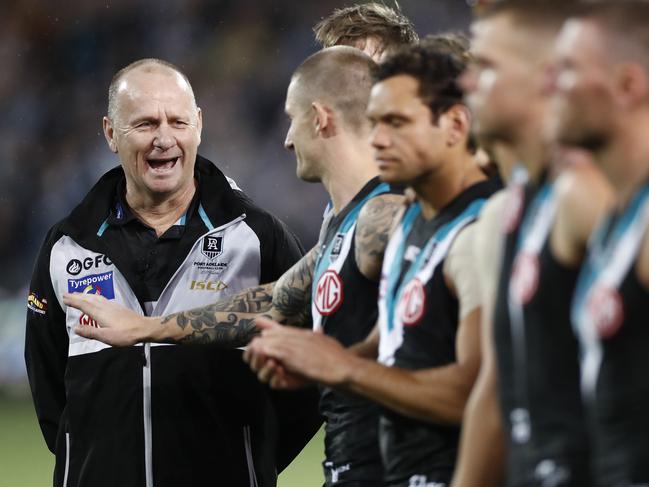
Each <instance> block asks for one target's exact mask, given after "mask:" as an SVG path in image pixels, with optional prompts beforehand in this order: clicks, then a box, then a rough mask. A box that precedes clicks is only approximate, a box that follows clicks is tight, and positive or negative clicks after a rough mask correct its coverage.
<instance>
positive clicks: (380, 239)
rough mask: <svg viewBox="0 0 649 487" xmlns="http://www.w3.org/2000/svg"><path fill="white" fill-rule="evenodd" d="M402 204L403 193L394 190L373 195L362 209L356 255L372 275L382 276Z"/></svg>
mask: <svg viewBox="0 0 649 487" xmlns="http://www.w3.org/2000/svg"><path fill="white" fill-rule="evenodd" d="M402 208H403V197H402V196H399V195H392V194H390V195H383V196H377V197H376V198H373V199H372V200H370V201H369V202H367V203H366V204H365V206H364V207H363V209H362V210H361V215H360V216H359V218H358V224H357V226H356V235H355V257H356V264H357V265H358V268H359V269H360V271H361V272H362V273H363V275H364V276H365V277H367V278H368V279H371V280H378V279H379V276H380V273H381V265H382V264H383V254H384V252H385V248H386V247H387V245H388V240H389V239H390V230H391V228H392V225H393V222H394V218H395V216H396V214H397V213H398V212H399V210H401V209H402Z"/></svg>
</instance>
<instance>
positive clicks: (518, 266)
mask: <svg viewBox="0 0 649 487" xmlns="http://www.w3.org/2000/svg"><path fill="white" fill-rule="evenodd" d="M538 287H539V259H538V258H537V256H536V254H533V253H531V252H522V253H520V254H518V256H516V260H515V261H514V265H513V268H512V277H511V280H510V281H509V293H510V295H511V296H512V297H513V298H515V299H516V300H517V302H518V304H521V305H525V304H527V303H529V302H530V301H531V300H532V298H533V297H534V295H535V294H536V291H537V290H538Z"/></svg>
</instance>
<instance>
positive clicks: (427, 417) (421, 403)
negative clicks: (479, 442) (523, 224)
mask: <svg viewBox="0 0 649 487" xmlns="http://www.w3.org/2000/svg"><path fill="white" fill-rule="evenodd" d="M469 245H470V232H469V231H468V229H467V230H465V231H463V232H462V233H461V234H460V236H459V237H458V238H457V240H456V242H455V243H454V245H453V249H452V250H451V252H453V250H454V249H455V250H456V251H458V252H457V257H458V258H457V262H463V261H467V260H468V254H467V252H466V251H465V249H467V248H468V246H469ZM471 266H472V263H471V262H465V263H464V264H462V265H460V266H459V268H457V267H455V266H449V269H448V272H446V268H445V276H446V277H447V280H448V283H449V284H450V287H451V289H452V290H453V291H455V292H456V293H457V295H458V299H459V301H460V316H461V318H460V323H459V326H458V335H457V340H456V357H457V360H456V362H455V363H453V364H449V365H447V366H444V367H437V368H433V369H424V370H416V371H412V370H404V369H399V368H396V367H386V366H384V365H381V364H379V363H377V362H375V361H373V360H368V359H366V358H362V357H359V356H358V355H357V354H353V353H350V352H349V351H348V350H345V349H344V348H343V347H342V346H341V345H340V344H339V343H338V342H337V341H336V340H334V339H332V338H330V337H327V336H324V335H321V334H315V333H308V332H306V331H304V330H295V329H286V328H283V327H280V326H277V325H276V324H273V323H269V322H267V321H264V322H263V323H264V324H263V325H262V326H263V327H264V328H266V329H265V330H264V331H263V332H262V336H261V337H260V338H256V339H255V340H254V341H253V342H252V343H251V345H250V347H249V350H248V352H247V356H248V358H249V359H250V358H251V357H252V356H254V355H255V354H259V355H263V356H266V357H272V358H274V359H276V360H278V361H279V362H280V363H281V364H282V365H283V366H284V367H285V368H286V369H287V370H288V371H290V372H293V373H298V374H301V375H302V376H304V377H306V378H308V379H309V380H312V381H316V382H320V383H323V384H325V385H328V386H330V387H334V388H336V389H339V390H342V391H345V392H350V393H354V394H357V395H361V396H364V397H366V398H368V399H370V400H372V401H374V402H377V403H380V404H382V405H383V406H385V407H388V408H390V409H392V410H394V411H397V412H399V413H401V414H403V415H405V416H409V417H412V418H415V419H419V420H423V421H431V422H437V423H440V422H441V423H448V424H457V423H459V422H460V421H461V418H462V413H463V411H464V406H465V403H466V400H467V398H468V396H469V393H470V391H471V388H472V387H473V383H474V381H475V378H476V376H477V374H478V369H479V364H480V338H479V333H480V309H479V308H478V307H477V306H476V303H477V302H478V299H476V297H475V296H476V295H475V293H476V288H475V286H474V285H475V279H474V277H473V276H472V275H471V273H470V272H466V269H470V268H471ZM445 267H446V266H445ZM472 303H473V304H472ZM260 379H262V380H265V381H267V382H268V381H270V382H271V385H277V384H275V383H273V380H272V377H271V376H266V375H264V372H263V371H262V374H261V375H260ZM279 385H280V386H281V384H279Z"/></svg>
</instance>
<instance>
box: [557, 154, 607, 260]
mask: <svg viewBox="0 0 649 487" xmlns="http://www.w3.org/2000/svg"><path fill="white" fill-rule="evenodd" d="M555 191H556V198H557V210H556V211H557V212H556V220H555V225H554V228H553V231H552V235H551V244H552V249H553V252H554V253H555V257H556V258H557V259H559V261H561V262H563V264H564V265H569V266H575V265H578V264H579V262H581V260H582V259H583V256H584V253H585V251H586V246H587V243H588V239H589V238H590V236H591V234H592V233H593V231H594V229H595V227H596V226H597V224H598V223H599V222H600V220H601V218H602V216H603V215H604V214H605V213H606V212H607V211H608V209H609V208H610V207H611V204H612V202H613V192H612V190H611V187H610V186H609V183H608V182H607V181H606V179H605V178H604V176H603V175H602V174H601V172H600V171H599V170H598V169H597V168H596V167H595V166H594V165H593V164H592V163H590V162H588V161H584V162H582V163H579V164H572V165H570V166H567V167H564V168H563V169H562V170H561V173H560V174H559V175H558V176H557V179H556V181H555Z"/></svg>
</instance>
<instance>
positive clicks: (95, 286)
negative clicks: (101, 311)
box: [68, 271, 115, 299]
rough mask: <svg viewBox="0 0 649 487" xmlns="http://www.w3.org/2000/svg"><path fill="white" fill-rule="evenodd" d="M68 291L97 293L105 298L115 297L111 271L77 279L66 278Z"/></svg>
mask: <svg viewBox="0 0 649 487" xmlns="http://www.w3.org/2000/svg"><path fill="white" fill-rule="evenodd" d="M68 292H70V293H84V294H99V295H101V296H103V297H105V298H106V299H115V288H114V287H113V271H110V272H104V273H103V274H91V275H89V276H85V277H80V278H79V279H68Z"/></svg>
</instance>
